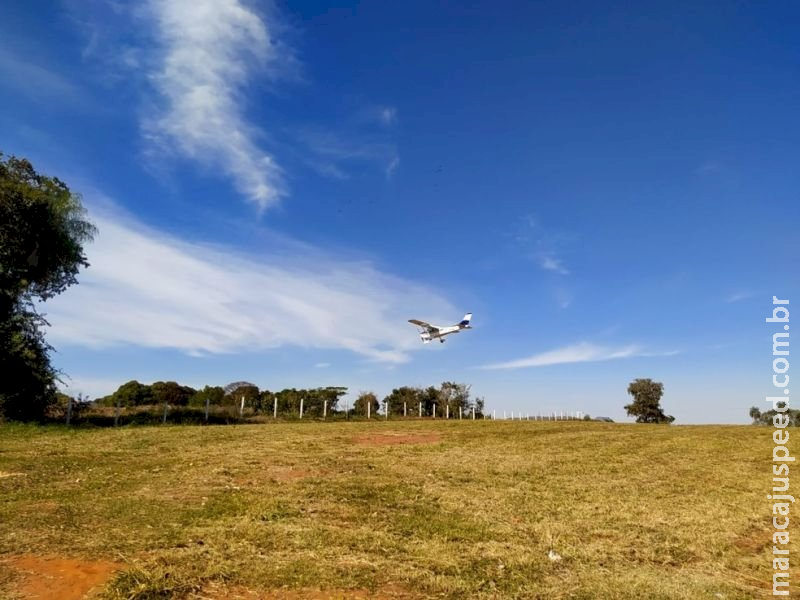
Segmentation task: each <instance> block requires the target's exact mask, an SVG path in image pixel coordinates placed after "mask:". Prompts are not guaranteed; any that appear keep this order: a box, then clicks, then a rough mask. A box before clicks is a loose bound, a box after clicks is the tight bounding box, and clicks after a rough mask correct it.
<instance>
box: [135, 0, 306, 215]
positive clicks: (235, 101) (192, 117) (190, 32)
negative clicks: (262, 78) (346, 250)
mask: <svg viewBox="0 0 800 600" xmlns="http://www.w3.org/2000/svg"><path fill="white" fill-rule="evenodd" d="M146 7H147V10H145V11H144V14H145V15H146V18H147V19H148V21H149V22H150V23H152V24H153V25H154V26H155V34H154V38H155V40H156V49H155V51H154V52H155V56H154V57H152V60H150V61H149V62H148V64H149V65H150V67H149V71H148V73H147V77H148V79H149V81H150V82H151V84H152V86H153V89H154V90H155V92H156V98H154V101H153V102H152V109H149V110H147V111H146V114H145V116H144V118H143V120H142V128H143V131H144V133H145V135H146V137H147V138H148V139H149V140H150V142H151V143H152V145H153V148H155V149H157V150H158V151H160V152H166V153H176V154H178V155H180V156H182V157H184V158H188V159H190V160H193V161H197V162H199V163H201V164H203V165H205V166H207V167H212V166H213V167H215V168H220V169H221V170H222V171H223V172H224V173H226V174H227V175H228V176H229V177H230V178H231V179H232V180H233V182H234V184H235V186H236V188H237V190H238V191H239V192H240V193H241V194H243V195H244V196H245V197H246V198H247V199H248V200H250V201H251V202H253V203H254V204H255V205H256V206H257V207H258V208H259V209H260V210H264V209H266V208H269V207H270V206H273V205H275V204H276V203H277V202H278V201H279V199H280V198H281V197H282V196H284V195H285V194H286V188H285V185H284V178H283V175H282V170H281V168H280V167H279V166H278V164H277V162H276V160H275V158H274V157H273V156H272V155H271V154H270V153H268V152H267V151H265V150H264V149H263V148H262V147H261V146H260V145H259V143H258V142H257V140H258V138H259V135H260V132H259V130H258V128H257V127H255V125H254V124H253V123H252V122H251V121H250V120H249V119H248V118H247V116H246V104H247V102H246V97H245V89H246V87H247V85H248V83H250V82H251V80H253V79H254V78H255V76H256V75H257V74H271V73H277V72H280V70H281V69H282V68H285V66H286V65H287V64H291V63H292V62H293V61H294V58H293V56H292V54H291V52H290V51H289V50H288V49H286V47H285V46H283V45H282V44H281V43H280V42H279V40H277V39H276V36H275V35H274V32H275V30H276V29H277V25H276V24H275V23H273V22H270V20H269V19H268V18H267V17H266V16H264V15H260V14H258V13H256V12H255V11H254V10H253V9H251V8H250V7H248V6H247V5H245V4H244V3H243V2H241V1H240V0H148V2H147V4H146ZM272 18H273V19H274V17H272Z"/></svg>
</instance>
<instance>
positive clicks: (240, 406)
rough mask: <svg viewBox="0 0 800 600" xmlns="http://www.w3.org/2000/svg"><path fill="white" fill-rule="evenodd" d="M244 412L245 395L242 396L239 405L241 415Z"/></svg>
mask: <svg viewBox="0 0 800 600" xmlns="http://www.w3.org/2000/svg"><path fill="white" fill-rule="evenodd" d="M243 414H244V396H242V403H241V404H240V405H239V416H240V417H241V416H242V415H243Z"/></svg>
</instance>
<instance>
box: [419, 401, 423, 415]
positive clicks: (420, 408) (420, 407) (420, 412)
mask: <svg viewBox="0 0 800 600" xmlns="http://www.w3.org/2000/svg"><path fill="white" fill-rule="evenodd" d="M419 416H420V417H422V402H420V403H419Z"/></svg>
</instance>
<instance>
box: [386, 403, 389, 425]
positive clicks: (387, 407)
mask: <svg viewBox="0 0 800 600" xmlns="http://www.w3.org/2000/svg"><path fill="white" fill-rule="evenodd" d="M386 420H387V421H388V420H389V402H388V401H387V402H386Z"/></svg>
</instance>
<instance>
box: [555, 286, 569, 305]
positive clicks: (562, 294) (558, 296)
mask: <svg viewBox="0 0 800 600" xmlns="http://www.w3.org/2000/svg"><path fill="white" fill-rule="evenodd" d="M553 297H554V299H555V301H556V304H558V307H559V308H560V309H562V310H563V309H565V308H568V307H569V305H570V304H572V294H571V293H570V291H569V290H567V289H564V288H556V289H555V291H554V292H553Z"/></svg>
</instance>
